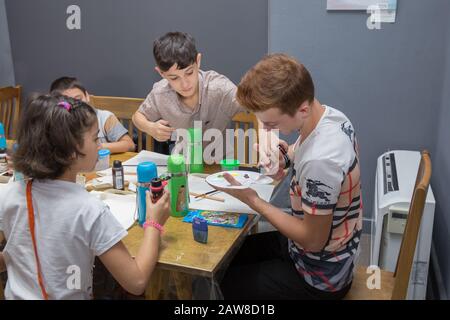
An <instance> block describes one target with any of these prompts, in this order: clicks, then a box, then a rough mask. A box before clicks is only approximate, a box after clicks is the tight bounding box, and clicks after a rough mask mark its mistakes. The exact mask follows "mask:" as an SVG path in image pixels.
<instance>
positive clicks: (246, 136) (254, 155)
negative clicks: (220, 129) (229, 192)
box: [232, 112, 258, 167]
mask: <svg viewBox="0 0 450 320" xmlns="http://www.w3.org/2000/svg"><path fill="white" fill-rule="evenodd" d="M232 123H233V126H234V130H235V131H234V158H235V159H239V160H244V161H241V166H243V167H254V166H256V165H257V164H258V152H257V151H256V150H255V149H254V148H253V143H257V142H258V119H257V118H256V116H255V115H254V114H253V113H249V112H239V113H237V114H236V115H235V116H234V117H233V119H232ZM250 137H252V139H253V143H252V141H251V140H250ZM241 146H242V147H243V152H242V151H241V152H239V151H240V150H241V149H240V147H241ZM242 153H243V155H244V156H243V157H239V156H240V154H242Z"/></svg>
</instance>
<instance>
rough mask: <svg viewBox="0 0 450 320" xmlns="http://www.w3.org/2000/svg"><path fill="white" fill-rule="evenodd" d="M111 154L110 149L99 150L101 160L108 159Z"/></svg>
mask: <svg viewBox="0 0 450 320" xmlns="http://www.w3.org/2000/svg"><path fill="white" fill-rule="evenodd" d="M110 154H111V151H109V150H108V149H100V150H98V155H99V157H101V158H104V157H107V156H109V155H110Z"/></svg>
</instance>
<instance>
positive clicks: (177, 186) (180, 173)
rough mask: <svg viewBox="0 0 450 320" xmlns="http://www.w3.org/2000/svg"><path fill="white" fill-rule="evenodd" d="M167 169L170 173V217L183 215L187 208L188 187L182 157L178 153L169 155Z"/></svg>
mask: <svg viewBox="0 0 450 320" xmlns="http://www.w3.org/2000/svg"><path fill="white" fill-rule="evenodd" d="M167 170H168V172H169V174H170V180H169V191H170V208H171V216H172V217H184V216H185V215H186V214H187V213H188V208H189V187H188V179H187V173H186V164H185V162H184V157H183V156H182V155H179V154H173V155H171V156H169V159H168V160H167Z"/></svg>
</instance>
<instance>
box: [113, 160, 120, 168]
mask: <svg viewBox="0 0 450 320" xmlns="http://www.w3.org/2000/svg"><path fill="white" fill-rule="evenodd" d="M113 167H114V168H120V167H122V161H120V160H114V162H113Z"/></svg>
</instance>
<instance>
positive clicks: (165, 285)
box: [145, 268, 169, 300]
mask: <svg viewBox="0 0 450 320" xmlns="http://www.w3.org/2000/svg"><path fill="white" fill-rule="evenodd" d="M168 290H169V271H166V270H160V269H158V268H156V269H155V270H154V271H153V274H152V276H151V278H150V281H149V283H148V286H147V289H146V290H145V299H147V300H161V299H165V298H166V297H167V294H168Z"/></svg>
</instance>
